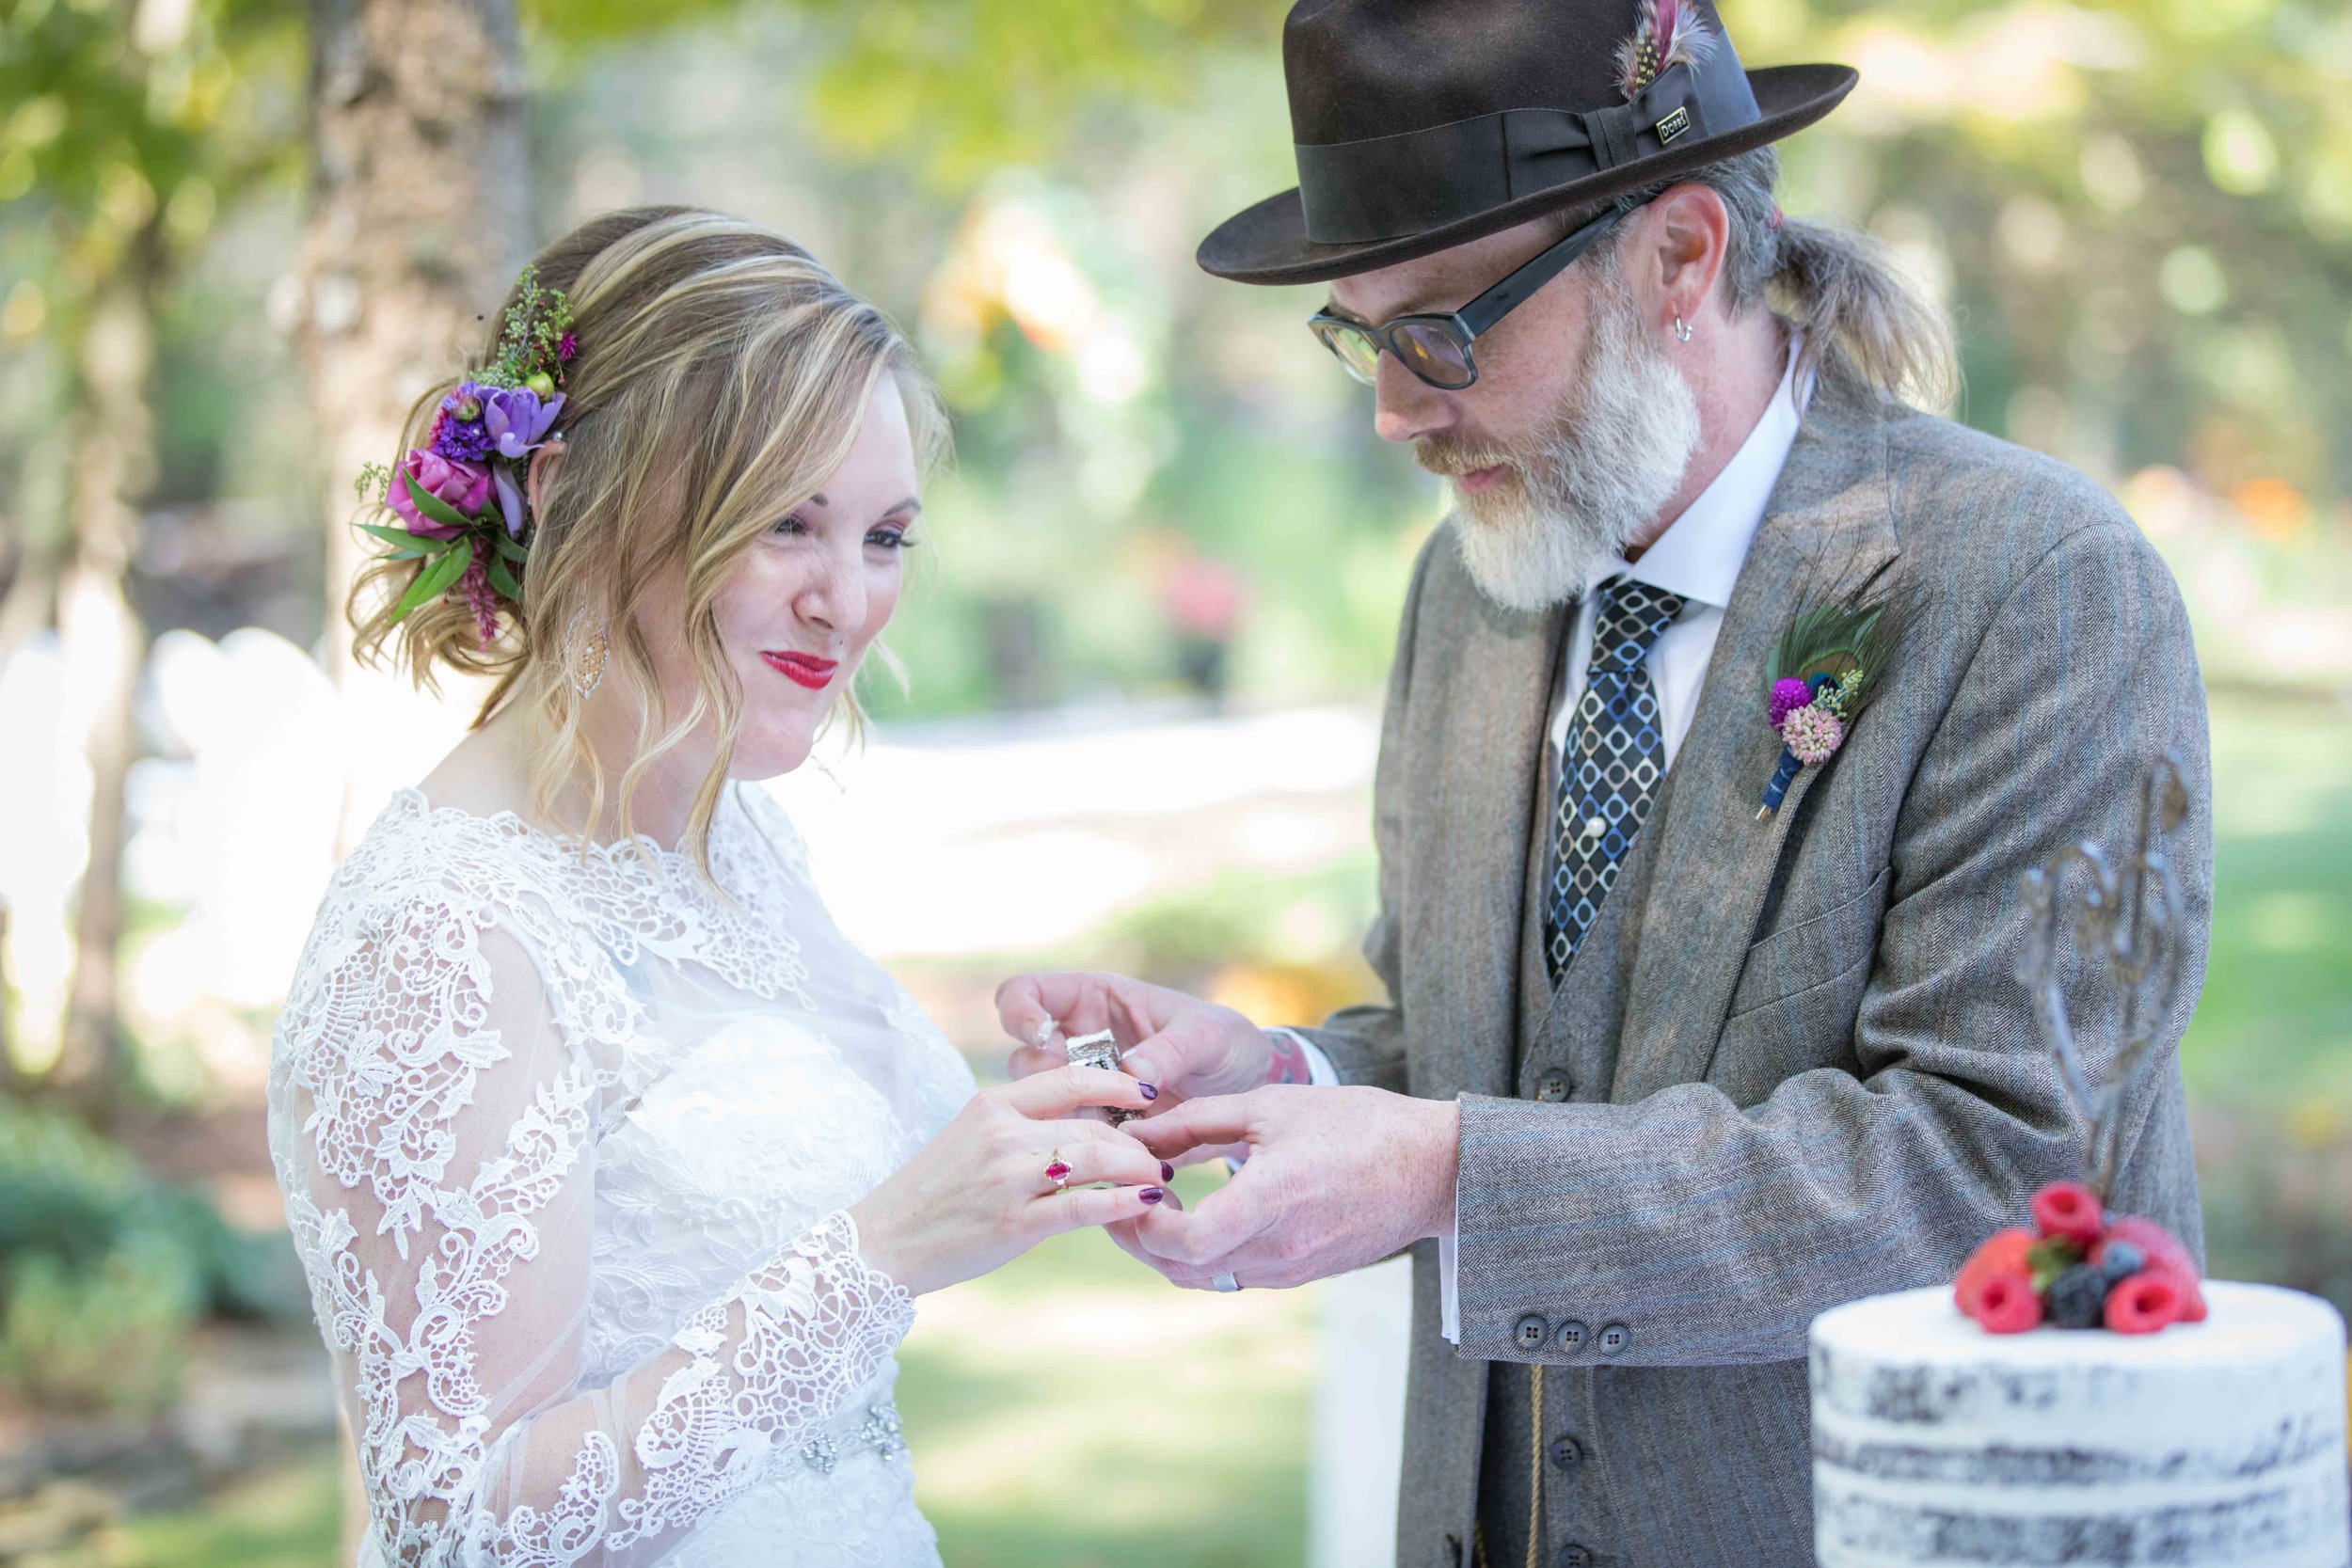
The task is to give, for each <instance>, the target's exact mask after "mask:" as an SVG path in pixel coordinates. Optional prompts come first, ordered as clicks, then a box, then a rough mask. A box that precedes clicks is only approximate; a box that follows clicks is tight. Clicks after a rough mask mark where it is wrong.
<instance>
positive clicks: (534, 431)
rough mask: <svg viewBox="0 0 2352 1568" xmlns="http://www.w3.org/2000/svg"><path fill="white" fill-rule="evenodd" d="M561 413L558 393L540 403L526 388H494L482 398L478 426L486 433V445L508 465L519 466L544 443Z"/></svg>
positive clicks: (532, 392) (560, 399) (535, 394)
mask: <svg viewBox="0 0 2352 1568" xmlns="http://www.w3.org/2000/svg"><path fill="white" fill-rule="evenodd" d="M563 411H564V394H563V393H561V392H558V393H556V394H555V396H553V397H551V398H549V399H548V400H547V401H546V402H545V403H542V402H540V401H539V394H538V393H536V392H534V391H532V389H531V388H528V387H495V388H490V389H488V390H487V391H485V392H484V394H483V397H482V422H483V425H484V427H485V429H487V430H488V431H489V433H490V445H491V446H492V447H494V448H496V449H497V451H498V454H499V455H500V456H501V457H503V458H505V459H506V460H507V461H508V462H510V463H519V462H521V461H522V459H523V458H524V457H525V456H526V455H528V454H529V453H530V451H532V448H534V447H536V446H538V445H539V444H540V443H541V442H543V441H545V440H546V439H547V436H548V431H550V430H552V429H554V428H555V417H556V416H557V415H558V414H560V413H562V412H563Z"/></svg>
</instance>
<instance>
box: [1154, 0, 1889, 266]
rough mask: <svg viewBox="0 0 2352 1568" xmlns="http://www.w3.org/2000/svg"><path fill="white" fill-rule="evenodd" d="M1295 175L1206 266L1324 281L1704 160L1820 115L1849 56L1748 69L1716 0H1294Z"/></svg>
mask: <svg viewBox="0 0 2352 1568" xmlns="http://www.w3.org/2000/svg"><path fill="white" fill-rule="evenodd" d="M1282 74H1283V78H1284V80H1285V81H1286V82H1287V84H1288V85H1289V88H1290V103H1291V133H1292V139H1293V142H1294V144H1295V146H1294V150H1295V152H1296V154H1297V158H1298V186H1297V188H1296V189H1295V190H1288V191H1284V192H1283V193H1282V194H1281V195H1279V196H1272V197H1268V198H1266V199H1265V200H1263V201H1261V202H1259V203H1257V204H1256V205H1255V206H1253V207H1249V208H1247V209H1245V210H1244V211H1242V212H1240V213H1237V214H1234V215H1233V216H1232V217H1230V218H1228V219H1226V220H1225V222H1223V223H1222V224H1219V225H1218V226H1217V228H1216V231H1215V232H1213V233H1212V234H1210V235H1209V237H1208V238H1207V239H1205V240H1203V241H1201V242H1200V253H1199V261H1200V265H1201V267H1202V268H1203V269H1204V270H1206V271H1208V272H1211V273H1214V274H1216V276H1217V277H1230V278H1232V279H1234V280H1235V281H1237V282H1242V283H1317V282H1321V281H1323V280H1324V279H1326V278H1331V277H1346V276H1347V275H1349V274H1350V273H1359V272H1370V271H1372V270H1373V269H1374V268H1375V267H1385V266H1387V265H1389V264H1390V263H1391V262H1394V261H1410V260H1411V259H1413V258H1414V257H1416V256H1426V255H1428V254H1430V253H1431V252H1433V251H1438V250H1444V249H1446V248H1447V247H1448V246H1451V245H1460V244H1462V243H1463V242H1465V241H1468V240H1474V239H1477V238H1478V237H1479V236H1481V235H1483V234H1491V233H1494V232H1495V231H1496V230H1502V229H1508V228H1510V227H1511V226H1513V225H1514V224H1518V223H1524V222H1526V221H1527V220H1528V219H1529V218H1532V217H1534V216H1537V215H1538V214H1543V213H1548V212H1551V211H1554V210H1556V209H1559V208H1564V207H1577V206H1583V205H1588V204H1590V203H1593V202H1597V201H1600V200H1603V199H1605V198H1609V197H1613V196H1616V195H1619V194H1621V193H1623V192H1625V191H1629V190H1636V189H1639V188H1640V187H1642V186H1644V185H1651V184H1656V183H1657V182H1660V181H1661V180H1671V179H1674V178H1675V177H1676V176H1677V175H1683V174H1688V173H1690V172H1691V171H1692V169H1695V168H1698V167H1701V166H1705V165H1707V164H1711V163H1714V162H1716V161H1718V160H1720V159H1723V158H1728V157H1730V156H1731V155H1732V154H1734V153H1737V152H1745V151H1747V150H1749V149H1750V148H1755V147H1761V146H1763V145H1764V144H1765V143H1766V142H1769V141H1775V140H1777V139H1779V138H1780V137H1782V136H1785V135H1788V134H1789V133H1790V132H1791V131H1796V130H1800V129H1802V128H1804V126H1807V125H1810V124H1812V123H1813V122H1814V121H1815V120H1817V119H1820V118H1821V117H1822V116H1823V115H1825V114H1827V113H1829V111H1830V110H1832V109H1834V108H1836V106H1837V103H1838V101H1839V100H1840V99H1842V98H1844V97H1845V96H1846V94H1847V93H1848V92H1849V91H1851V89H1852V87H1853V85H1854V81H1855V79H1856V78H1855V75H1854V72H1853V70H1852V68H1851V67H1850V66H1842V65H1789V66H1774V67H1771V68H1768V69H1766V70H1762V71H1746V70H1743V69H1742V68H1741V66H1740V57H1739V55H1737V54H1735V53H1734V52H1733V50H1732V47H1731V40H1730V39H1729V38H1728V37H1727V36H1725V34H1724V29H1723V24H1722V23H1721V22H1720V21H1718V20H1717V18H1716V15H1715V10H1714V8H1713V6H1712V5H1710V4H1708V3H1706V0H1298V4H1296V5H1295V6H1293V7H1292V8H1291V12H1290V16H1289V18H1288V20H1286V21H1285V22H1284V23H1283V24H1282Z"/></svg>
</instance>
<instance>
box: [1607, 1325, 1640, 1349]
mask: <svg viewBox="0 0 2352 1568" xmlns="http://www.w3.org/2000/svg"><path fill="white" fill-rule="evenodd" d="M1631 1343H1633V1331H1632V1330H1631V1329H1629V1328H1628V1327H1626V1326H1625V1324H1623V1323H1610V1324H1609V1325H1607V1326H1606V1327H1604V1328H1603V1329H1602V1330H1601V1331H1600V1354H1603V1355H1615V1354H1619V1353H1620V1352H1622V1351H1623V1350H1624V1349H1625V1348H1626V1346H1628V1345H1629V1344H1631Z"/></svg>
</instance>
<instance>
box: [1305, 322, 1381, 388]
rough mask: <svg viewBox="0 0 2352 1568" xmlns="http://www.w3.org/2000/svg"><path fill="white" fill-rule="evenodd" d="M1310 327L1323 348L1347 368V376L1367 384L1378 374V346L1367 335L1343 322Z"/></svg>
mask: <svg viewBox="0 0 2352 1568" xmlns="http://www.w3.org/2000/svg"><path fill="white" fill-rule="evenodd" d="M1310 325H1312V326H1313V327H1314V331H1315V336H1316V337H1318V338H1320V339H1322V340H1323V346H1324V347H1325V348H1327V349H1329V350H1330V351H1331V352H1332V353H1333V354H1334V355H1335V356H1338V358H1339V361H1340V363H1341V364H1343V365H1344V366H1346V367H1347V373H1348V374H1350V375H1352V376H1354V377H1355V378H1356V379H1357V380H1359V381H1367V382H1368V381H1370V380H1372V379H1373V377H1374V376H1375V374H1377V373H1378V372H1379V366H1380V345H1379V344H1378V343H1375V342H1374V341H1372V337H1371V335H1370V334H1369V333H1366V332H1364V331H1362V330H1361V329H1360V328H1358V327H1353V326H1350V325H1348V324H1347V323H1345V322H1332V321H1319V322H1314V323H1311V324H1310Z"/></svg>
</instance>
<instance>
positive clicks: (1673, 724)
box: [1283, 332, 1814, 1344]
mask: <svg viewBox="0 0 2352 1568" xmlns="http://www.w3.org/2000/svg"><path fill="white" fill-rule="evenodd" d="M1801 343H1802V340H1801V339H1800V338H1799V337H1798V336H1797V334H1795V333H1793V332H1792V333H1790V334H1789V341H1788V362H1787V364H1786V365H1785V366H1784V367H1783V368H1782V371H1781V374H1780V386H1779V387H1778V388H1776V389H1775V390H1774V391H1773V393H1772V402H1770V403H1768V404H1765V405H1764V412H1763V413H1762V414H1761V415H1759V416H1758V417H1757V419H1756V428H1755V429H1753V430H1751V431H1749V432H1748V437H1747V439H1746V440H1744V441H1742V442H1741V443H1740V450H1739V451H1736V452H1734V453H1732V454H1731V461H1730V462H1728V463H1726V464H1724V467H1723V471H1722V472H1720V473H1718V474H1717V475H1716V476H1715V478H1714V480H1713V482H1712V483H1709V484H1708V486H1707V488H1706V489H1704V490H1702V491H1700V492H1699V494H1698V496H1697V498H1696V499H1693V500H1692V502H1691V504H1690V506H1689V507H1687V508H1686V509H1685V510H1684V511H1683V514H1682V515H1680V516H1679V517H1677V518H1676V519H1675V520H1674V521H1673V522H1672V523H1671V524H1669V525H1668V526H1667V528H1666V531H1665V532H1663V533H1661V534H1660V535H1659V536H1658V539H1657V541H1656V542H1655V543H1653V544H1652V545H1651V546H1650V547H1649V548H1648V549H1646V550H1645V551H1643V552H1642V559H1641V560H1640V561H1639V562H1628V561H1611V562H1606V563H1605V564H1603V565H1600V566H1597V567H1596V568H1594V570H1593V572H1592V574H1591V575H1590V576H1589V577H1588V578H1586V579H1585V583H1584V596H1583V598H1582V599H1581V601H1580V602H1579V603H1578V605H1577V608H1576V621H1575V624H1574V625H1573V626H1570V627H1569V628H1568V646H1567V650H1566V652H1567V657H1566V658H1565V659H1564V660H1563V661H1562V669H1561V672H1560V689H1558V690H1557V691H1555V692H1553V693H1552V698H1551V726H1550V736H1551V751H1552V760H1553V763H1554V764H1555V768H1554V771H1555V773H1556V772H1557V771H1558V770H1559V767H1558V765H1559V763H1560V753H1561V751H1562V749H1563V748H1564V747H1565V746H1566V744H1567V739H1568V726H1569V724H1570V723H1571V722H1573V721H1574V720H1575V717H1576V705H1577V699H1579V698H1580V697H1581V696H1583V695H1584V671H1585V667H1586V666H1587V665H1588V664H1589V663H1590V662H1591V661H1592V654H1593V616H1594V614H1595V599H1596V595H1595V594H1594V593H1593V590H1594V589H1595V588H1597V587H1598V586H1599V585H1600V584H1601V583H1603V582H1606V581H1608V580H1609V579H1610V578H1615V577H1628V578H1633V579H1634V580H1635V581H1637V582H1645V583H1647V584H1649V585H1650V586H1651V587H1653V588H1662V589H1664V590H1665V591H1666V592H1667V593H1669V594H1679V595H1680V596H1681V598H1682V599H1683V601H1684V603H1683V608H1682V612H1681V613H1680V614H1679V615H1677V617H1676V618H1675V620H1674V623H1673V624H1672V625H1670V626H1667V627H1666V629H1665V630H1664V631H1663V632H1661V633H1660V634H1659V637H1658V641H1656V642H1655V643H1653V644H1652V645H1651V647H1650V651H1649V657H1648V658H1647V660H1646V668H1647V669H1648V671H1649V678H1650V685H1651V686H1652V688H1654V689H1656V691H1657V693H1658V714H1659V721H1660V724H1661V728H1662V729H1663V730H1664V732H1665V735H1664V741H1665V749H1666V766H1667V767H1669V768H1672V767H1673V766H1674V760H1675V753H1676V752H1677V751H1679V750H1680V749H1681V746H1682V737H1683V736H1685V735H1687V734H1689V733H1690V729H1691V715H1692V712H1693V710H1695V709H1696V708H1697V706H1698V701H1699V687H1700V685H1701V684H1702V683H1703V682H1704V681H1705V680H1706V678H1707V662H1708V659H1709V658H1710V657H1713V655H1714V652H1715V634H1716V633H1717V632H1719V631H1720V630H1722V629H1723V624H1724V607H1725V606H1727V605H1729V604H1730V603H1731V586H1732V584H1733V583H1734V582H1736V581H1737V580H1738V579H1739V577H1740V566H1741V564H1742V563H1744V562H1746V561H1747V558H1748V542H1749V541H1750V540H1752V539H1754V538H1755V537H1756V526H1757V525H1758V524H1759V523H1761V522H1762V521H1763V520H1764V508H1765V505H1766V503H1768V502H1769V501H1770V500H1771V499H1772V487H1773V486H1774V485H1775V484H1777V483H1779V482H1780V470H1781V467H1783V465H1785V464H1786V463H1787V462H1788V449H1789V447H1790V446H1791V445H1792V444H1794V443H1795V441H1796V438H1797V424H1798V421H1799V420H1801V419H1802V418H1803V417H1804V405H1805V404H1806V403H1807V402H1808V401H1810V399H1811V397H1812V394H1813V379H1814V378H1813V376H1812V375H1811V374H1810V373H1809V372H1808V373H1806V374H1804V375H1802V376H1800V375H1799V374H1798V373H1797V358H1798V350H1799V347H1800V346H1801ZM1759 678H1760V677H1759ZM1283 1033H1285V1034H1289V1033H1290V1031H1288V1030H1284V1031H1283ZM1293 1037H1294V1038H1295V1039H1297V1041H1298V1043H1299V1045H1300V1047H1301V1048H1302V1050H1303V1052H1304V1053H1305V1055H1306V1057H1307V1067H1308V1071H1309V1073H1310V1074H1311V1081H1312V1082H1314V1083H1316V1084H1326V1085H1329V1084H1337V1083H1338V1082H1339V1081H1340V1078H1339V1073H1338V1071H1337V1070H1336V1069H1333V1068H1332V1066H1331V1063H1330V1059H1329V1058H1328V1057H1327V1056H1325V1055H1324V1053H1322V1051H1321V1050H1319V1049H1318V1048H1317V1047H1316V1046H1315V1044H1314V1043H1313V1042H1312V1041H1311V1040H1309V1039H1307V1038H1305V1037H1303V1036H1293ZM1455 1196H1456V1201H1457V1202H1458V1201H1459V1196H1460V1195H1459V1193H1458V1192H1457V1193H1456V1195H1455ZM1455 1268H1456V1259H1455V1255H1454V1232H1453V1231H1451V1230H1449V1231H1448V1232H1447V1233H1446V1234H1444V1235H1443V1236H1440V1237H1438V1280H1439V1282H1440V1286H1441V1291H1440V1295H1441V1301H1440V1304H1439V1308H1438V1314H1439V1331H1440V1332H1441V1333H1443V1334H1444V1336H1445V1338H1446V1340H1447V1342H1448V1343H1450V1344H1458V1343H1460V1342H1461V1337H1462V1330H1461V1310H1460V1305H1459V1300H1458V1297H1457V1295H1456V1293H1455V1289H1454V1273H1455Z"/></svg>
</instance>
